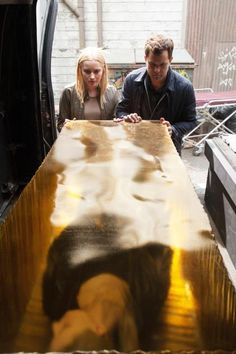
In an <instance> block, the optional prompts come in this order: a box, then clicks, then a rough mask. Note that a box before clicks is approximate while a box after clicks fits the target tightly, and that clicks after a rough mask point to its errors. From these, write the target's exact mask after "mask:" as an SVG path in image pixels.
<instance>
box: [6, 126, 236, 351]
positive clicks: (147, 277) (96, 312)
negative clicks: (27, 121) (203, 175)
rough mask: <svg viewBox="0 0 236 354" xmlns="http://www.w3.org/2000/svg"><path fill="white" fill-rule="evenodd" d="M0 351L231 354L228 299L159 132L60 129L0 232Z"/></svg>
mask: <svg viewBox="0 0 236 354" xmlns="http://www.w3.org/2000/svg"><path fill="white" fill-rule="evenodd" d="M0 231H1V234H0V237H1V238H0V252H1V259H0V283H1V293H0V304H1V308H0V311H1V322H0V350H1V351H5V352H9V351H26V352H27V351H28V352H30V351H38V352H40V351H41V352H45V351H73V350H103V349H116V350H119V351H125V352H128V351H132V350H137V349H141V350H146V351H149V350H153V351H157V350H165V349H166V350H167V349H168V350H171V351H181V350H217V349H221V350H234V349H236V301H235V298H236V297H235V289H234V287H233V285H232V283H231V281H230V279H229V277H228V274H227V271H226V269H225V267H224V265H223V262H222V259H221V256H220V254H219V251H218V249H217V245H216V243H215V240H214V236H213V235H212V232H211V227H210V224H209V221H208V218H207V215H206V213H205V212H204V210H203V207H202V205H201V203H200V201H199V200H198V198H197V196H196V194H195V191H194V189H193V187H192V185H191V182H190V179H189V177H188V176H187V174H186V170H185V167H184V165H183V163H182V161H181V159H180V158H179V156H178V154H177V152H176V151H175V148H174V146H173V145H172V142H171V140H170V138H169V136H168V133H167V131H166V129H165V127H164V126H161V125H159V124H158V123H157V122H147V121H146V122H145V121H143V122H141V123H138V124H129V123H122V124H115V123H113V122H109V121H106V122H98V121H96V122H95V121H94V122H93V121H90V122H88V121H75V122H70V123H69V124H67V126H66V127H64V128H63V130H62V132H61V134H60V135H59V137H58V139H57V141H56V143H55V145H54V147H53V148H52V150H51V152H50V153H49V155H48V156H47V158H46V159H45V161H44V163H43V164H42V166H41V167H40V169H39V170H38V171H37V173H36V175H35V176H34V178H33V179H32V181H31V182H30V184H29V185H28V186H27V187H26V188H25V190H24V191H23V193H22V195H21V197H20V198H19V200H18V201H17V203H16V205H15V206H14V208H13V210H12V211H11V213H10V214H9V216H8V218H7V219H6V221H5V223H4V224H2V225H1V228H0Z"/></svg>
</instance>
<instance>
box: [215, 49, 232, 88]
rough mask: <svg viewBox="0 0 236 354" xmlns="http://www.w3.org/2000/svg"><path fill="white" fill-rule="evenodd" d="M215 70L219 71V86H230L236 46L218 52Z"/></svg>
mask: <svg viewBox="0 0 236 354" xmlns="http://www.w3.org/2000/svg"><path fill="white" fill-rule="evenodd" d="M217 70H218V71H219V72H220V86H224V87H232V86H233V79H232V76H233V74H234V71H235V70H236V47H233V48H232V49H230V50H229V49H228V48H226V49H225V50H224V51H221V52H220V53H219V55H218V67H217Z"/></svg>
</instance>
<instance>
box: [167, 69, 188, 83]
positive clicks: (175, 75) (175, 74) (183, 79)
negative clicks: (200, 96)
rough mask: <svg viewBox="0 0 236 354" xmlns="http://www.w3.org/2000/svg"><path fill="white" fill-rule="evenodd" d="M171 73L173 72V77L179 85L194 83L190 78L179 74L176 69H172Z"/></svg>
mask: <svg viewBox="0 0 236 354" xmlns="http://www.w3.org/2000/svg"><path fill="white" fill-rule="evenodd" d="M171 74H172V78H173V80H174V82H175V84H177V85H181V86H184V87H185V86H189V87H191V86H192V83H191V81H190V80H189V79H187V78H186V77H184V76H183V75H181V74H179V73H178V72H177V71H176V70H173V69H172V70H171Z"/></svg>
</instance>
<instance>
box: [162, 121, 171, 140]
mask: <svg viewBox="0 0 236 354" xmlns="http://www.w3.org/2000/svg"><path fill="white" fill-rule="evenodd" d="M160 123H161V124H163V125H165V126H166V127H167V129H168V133H169V134H170V136H171V135H172V126H171V124H170V122H169V121H168V120H165V118H163V117H161V118H160Z"/></svg>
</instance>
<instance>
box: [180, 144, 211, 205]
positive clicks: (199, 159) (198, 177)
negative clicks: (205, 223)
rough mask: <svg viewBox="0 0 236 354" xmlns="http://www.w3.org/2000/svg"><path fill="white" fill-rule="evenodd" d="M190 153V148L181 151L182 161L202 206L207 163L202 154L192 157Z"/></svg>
mask: <svg viewBox="0 0 236 354" xmlns="http://www.w3.org/2000/svg"><path fill="white" fill-rule="evenodd" d="M192 151H193V150H192V148H185V149H183V150H182V160H183V162H184V164H185V166H186V169H187V172H188V174H189V176H190V179H191V181H192V184H193V186H194V189H195V191H196V193H197V195H198V197H199V199H200V201H201V203H202V204H203V205H204V194H205V188H206V181H207V172H208V166H209V163H208V160H207V159H206V157H205V155H204V153H202V154H200V155H199V156H194V155H193V153H192Z"/></svg>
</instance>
